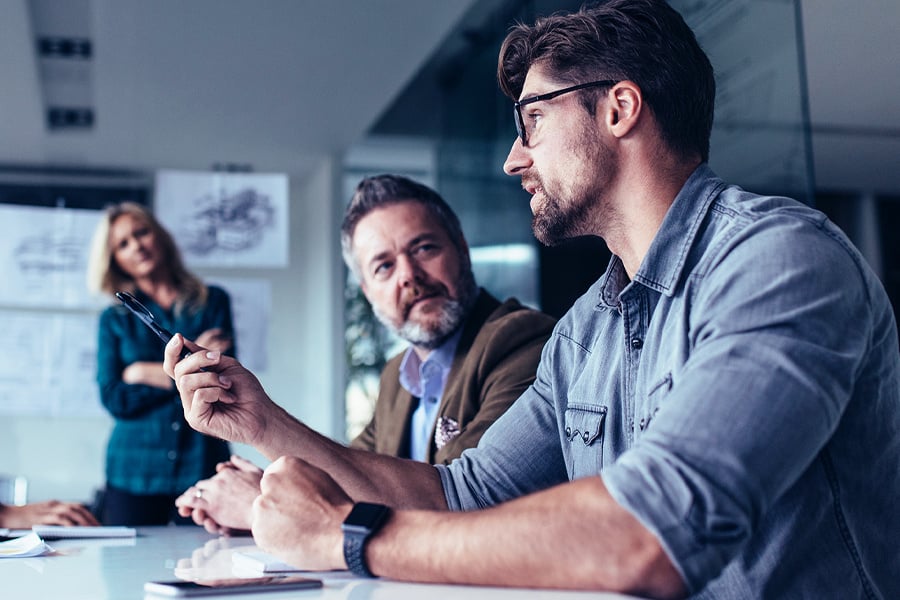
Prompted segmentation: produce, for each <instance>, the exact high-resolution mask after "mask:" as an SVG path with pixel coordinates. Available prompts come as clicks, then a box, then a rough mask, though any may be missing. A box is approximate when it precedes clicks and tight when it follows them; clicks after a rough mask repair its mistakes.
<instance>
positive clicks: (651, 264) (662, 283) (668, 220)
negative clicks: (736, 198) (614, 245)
mask: <svg viewBox="0 0 900 600" xmlns="http://www.w3.org/2000/svg"><path fill="white" fill-rule="evenodd" d="M724 187H725V182H723V181H722V180H721V179H719V178H718V177H717V176H716V174H715V173H713V171H712V169H710V168H709V166H708V165H707V164H706V163H702V164H701V165H700V166H698V167H697V168H696V169H695V170H694V172H693V173H691V176H690V177H688V179H687V181H686V182H685V183H684V185H683V186H682V187H681V191H679V192H678V195H677V196H675V200H674V201H673V202H672V206H670V207H669V210H668V212H667V213H666V217H665V218H664V219H663V222H662V225H660V228H659V231H657V233H656V237H654V238H653V242H651V244H650V248H648V250H647V254H646V256H644V259H643V260H642V261H641V266H640V267H639V268H638V272H637V273H636V274H635V276H634V281H636V282H638V283H640V284H642V285H645V286H647V287H649V288H651V289H653V290H656V291H658V292H659V293H661V294H664V295H666V296H671V295H672V294H673V293H674V292H675V288H676V286H677V284H678V281H679V279H680V278H681V273H682V271H683V270H684V265H685V263H686V261H687V257H688V252H689V250H690V249H691V247H692V246H693V245H694V241H695V240H696V238H697V234H698V232H699V231H700V226H701V224H702V223H703V220H704V219H705V218H706V215H707V213H708V212H709V208H710V206H711V205H712V202H713V200H715V198H716V197H717V196H718V195H719V192H721V191H722V189H723V188H724ZM629 283H630V281H629V278H628V274H627V273H626V272H625V267H624V265H623V264H622V261H621V260H620V259H619V257H618V256H613V257H612V260H611V261H610V263H609V267H608V268H607V270H606V274H605V275H604V276H603V285H602V286H601V289H600V300H601V302H602V303H604V304H606V305H607V306H617V305H618V303H619V295H620V294H621V293H622V291H623V290H624V289H625V287H627V286H628V284H629Z"/></svg>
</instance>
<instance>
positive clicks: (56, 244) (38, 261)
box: [13, 231, 84, 275]
mask: <svg viewBox="0 0 900 600" xmlns="http://www.w3.org/2000/svg"><path fill="white" fill-rule="evenodd" d="M13 261H14V263H15V264H16V266H17V267H18V268H19V270H20V271H22V272H23V273H29V274H35V275H44V274H47V273H48V272H53V271H76V270H83V269H84V240H82V239H79V238H77V237H74V236H70V235H59V234H54V233H53V232H50V231H45V232H43V233H39V234H35V235H30V236H28V237H25V238H23V239H22V240H21V241H20V242H19V243H18V245H17V246H16V247H15V248H14V249H13Z"/></svg>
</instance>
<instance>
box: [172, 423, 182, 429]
mask: <svg viewBox="0 0 900 600" xmlns="http://www.w3.org/2000/svg"><path fill="white" fill-rule="evenodd" d="M179 429H181V423H179V422H178V421H173V422H172V431H178V430H179Z"/></svg>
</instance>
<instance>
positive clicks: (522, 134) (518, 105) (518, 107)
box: [513, 79, 619, 148]
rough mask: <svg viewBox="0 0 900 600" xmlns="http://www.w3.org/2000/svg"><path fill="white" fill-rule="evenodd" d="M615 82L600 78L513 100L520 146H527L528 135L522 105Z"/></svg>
mask: <svg viewBox="0 0 900 600" xmlns="http://www.w3.org/2000/svg"><path fill="white" fill-rule="evenodd" d="M617 83H619V82H618V81H617V80H615V79H600V80H598V81H589V82H588V83H579V84H578V85H573V86H570V87H567V88H563V89H561V90H555V91H553V92H547V93H546V94H540V95H538V96H532V97H531V98H525V99H524V100H517V101H516V102H513V116H514V117H515V118H514V120H515V122H516V133H517V134H519V139H520V140H522V147H524V148H527V147H528V137H527V132H526V131H525V119H524V118H523V117H522V107H523V106H527V105H529V104H534V103H535V102H541V101H543V100H552V99H553V98H556V97H557V96H562V95H563V94H568V93H569V92H575V91H578V90H583V89H585V88H590V87H597V86H607V85H615V84H617Z"/></svg>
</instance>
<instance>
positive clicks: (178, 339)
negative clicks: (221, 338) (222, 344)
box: [163, 333, 221, 380]
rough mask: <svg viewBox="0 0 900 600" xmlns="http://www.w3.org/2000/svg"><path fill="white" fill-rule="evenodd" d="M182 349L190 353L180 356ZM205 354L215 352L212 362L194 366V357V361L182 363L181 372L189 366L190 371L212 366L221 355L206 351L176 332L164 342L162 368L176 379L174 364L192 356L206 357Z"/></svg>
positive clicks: (176, 364)
mask: <svg viewBox="0 0 900 600" xmlns="http://www.w3.org/2000/svg"><path fill="white" fill-rule="evenodd" d="M184 350H187V351H188V352H190V353H191V354H190V356H186V357H184V358H182V356H181V355H182V353H183V351H184ZM207 354H215V355H216V357H215V359H214V360H213V362H211V363H209V364H207V365H203V364H201V365H200V367H196V366H194V365H195V364H196V362H197V361H196V359H195V360H194V361H191V362H188V363H186V364H184V365H182V372H185V371H186V370H188V368H190V370H191V371H196V370H199V369H200V368H202V367H205V366H213V365H214V364H217V362H218V360H217V359H218V357H219V356H220V355H221V352H206V348H204V347H203V346H200V345H199V344H196V343H194V342H192V341H190V340H188V339H185V337H184V336H183V335H181V334H180V333H176V334H175V335H173V336H172V339H170V340H169V343H168V344H166V349H165V354H164V359H163V370H164V371H165V372H166V374H167V375H168V376H169V377H172V378H173V379H176V380H177V378H178V373H176V370H175V367H176V366H178V365H179V364H180V363H184V362H185V361H188V360H189V359H192V358H194V357H198V356H201V357H207V356H206V355H207ZM207 358H208V357H207Z"/></svg>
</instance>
